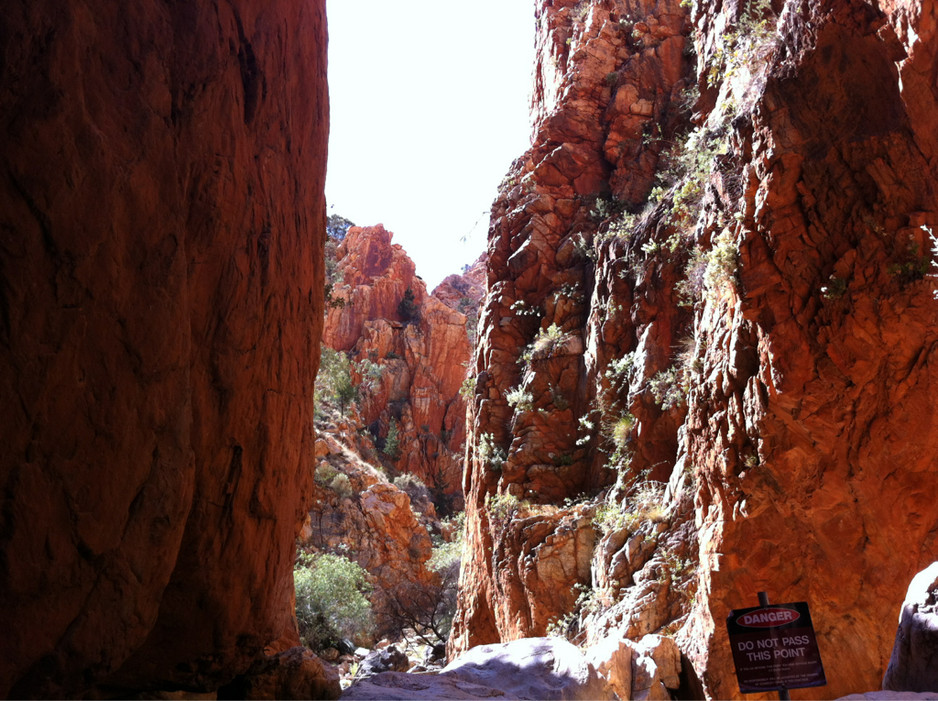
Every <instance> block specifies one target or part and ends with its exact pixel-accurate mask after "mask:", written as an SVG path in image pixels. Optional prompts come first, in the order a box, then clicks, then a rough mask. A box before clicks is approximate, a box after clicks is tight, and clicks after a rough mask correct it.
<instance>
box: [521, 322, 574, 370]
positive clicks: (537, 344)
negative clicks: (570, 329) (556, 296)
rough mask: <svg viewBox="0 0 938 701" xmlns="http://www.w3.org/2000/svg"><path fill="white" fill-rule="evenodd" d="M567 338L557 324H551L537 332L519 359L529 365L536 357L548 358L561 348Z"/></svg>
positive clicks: (567, 335)
mask: <svg viewBox="0 0 938 701" xmlns="http://www.w3.org/2000/svg"><path fill="white" fill-rule="evenodd" d="M569 337H570V335H569V334H566V333H564V332H563V331H562V330H561V328H560V327H559V326H557V324H551V325H550V326H548V327H547V328H546V329H541V330H540V331H538V333H537V336H535V337H534V340H533V341H532V342H531V344H530V345H528V347H527V348H525V349H524V351H523V352H522V353H521V359H522V360H523V361H524V362H527V363H529V362H531V361H532V360H534V359H535V358H538V357H545V356H546V357H550V356H551V355H553V354H554V353H556V352H557V351H558V350H560V349H561V348H562V347H563V344H564V343H566V342H567V339H568V338H569Z"/></svg>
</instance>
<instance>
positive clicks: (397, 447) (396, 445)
mask: <svg viewBox="0 0 938 701" xmlns="http://www.w3.org/2000/svg"><path fill="white" fill-rule="evenodd" d="M383 451H384V454H385V455H387V456H388V457H389V458H394V459H396V458H399V457H400V455H401V439H400V436H399V431H398V428H397V421H395V420H394V417H391V421H390V422H389V423H388V435H387V436H386V437H385V439H384V449H383Z"/></svg>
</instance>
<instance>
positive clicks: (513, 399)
mask: <svg viewBox="0 0 938 701" xmlns="http://www.w3.org/2000/svg"><path fill="white" fill-rule="evenodd" d="M505 399H507V400H508V406H510V407H512V408H513V409H514V410H515V411H531V409H533V408H534V395H533V394H531V393H530V392H527V391H525V390H524V389H523V388H522V387H521V386H518V387H515V388H514V389H511V390H509V391H507V392H505Z"/></svg>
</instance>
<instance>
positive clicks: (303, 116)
mask: <svg viewBox="0 0 938 701" xmlns="http://www.w3.org/2000/svg"><path fill="white" fill-rule="evenodd" d="M0 15H2V19H0V65H2V72H0V129H2V133H3V141H4V147H3V155H2V172H0V181H2V185H0V231H2V237H0V353H2V357H3V361H2V364H0V387H2V395H3V397H4V399H5V407H4V412H3V416H4V420H3V421H2V422H0V443H2V444H3V446H4V452H3V457H2V459H0V495H2V504H3V506H2V511H0V552H2V559H0V598H2V599H3V602H4V604H3V606H2V611H0V628H2V630H3V631H4V636H5V637H4V645H3V648H4V661H3V664H2V665H0V695H3V696H14V697H29V696H42V695H50V696H60V697H62V696H73V695H77V694H81V693H83V692H85V691H87V690H88V689H89V688H91V687H93V686H94V685H104V686H107V687H110V688H111V689H112V692H111V693H118V694H119V693H121V691H120V690H135V689H158V688H174V687H175V688H184V689H190V690H200V691H201V690H211V689H215V688H217V687H218V686H219V685H220V684H222V683H225V682H226V681H228V680H230V679H231V678H232V677H233V676H234V675H236V674H238V673H240V672H243V671H245V670H246V669H247V667H248V666H249V665H250V664H251V662H252V660H253V659H254V658H255V657H256V656H257V655H258V654H259V653H260V652H261V651H262V650H263V649H264V648H265V646H268V645H269V644H271V643H272V642H273V641H276V640H277V639H278V638H280V637H281V636H282V635H283V634H284V633H285V632H288V631H289V630H290V628H291V625H292V624H291V608H292V607H291V597H292V577H291V575H292V553H293V542H294V537H295V531H296V528H297V525H298V523H300V522H301V521H302V517H303V516H304V515H305V505H306V502H307V499H308V496H309V488H310V487H309V485H310V478H311V469H310V465H311V460H312V406H311V399H312V385H313V380H314V377H315V372H316V364H317V358H318V338H319V334H320V332H321V324H322V322H321V318H322V304H321V290H322V286H323V268H322V263H321V260H322V246H323V232H324V225H325V208H324V200H323V195H322V192H323V181H324V170H325V157H326V137H327V132H328V115H327V112H328V97H327V92H326V78H325V65H326V64H325V50H326V33H325V9H324V3H323V2H321V1H320V0H316V1H314V2H297V1H294V0H275V1H274V2H266V3H251V2H247V1H246V0H229V1H227V2H224V3H220V4H215V5H211V6H201V5H196V4H191V3H157V2H143V3H132V4H129V5H128V4H120V5H116V4H115V5H108V4H106V3H94V2H75V3H67V4H63V3H59V2H51V1H45V0H40V1H39V2H28V3H27V2H20V1H19V0H11V2H7V3H5V4H4V6H3V9H2V10H0Z"/></svg>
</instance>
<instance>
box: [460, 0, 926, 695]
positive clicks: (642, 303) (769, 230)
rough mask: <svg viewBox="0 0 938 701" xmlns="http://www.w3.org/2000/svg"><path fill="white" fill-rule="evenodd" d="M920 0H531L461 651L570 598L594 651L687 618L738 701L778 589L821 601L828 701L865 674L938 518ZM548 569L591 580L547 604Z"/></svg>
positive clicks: (684, 627) (714, 686)
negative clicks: (746, 626)
mask: <svg viewBox="0 0 938 701" xmlns="http://www.w3.org/2000/svg"><path fill="white" fill-rule="evenodd" d="M934 13H935V8H934V5H933V3H930V2H922V3H919V2H910V3H903V4H899V5H896V4H879V5H876V4H866V3H861V4H859V5H857V4H850V3H846V2H841V1H840V0H825V1H824V2H821V3H815V4H813V5H810V6H807V5H802V4H798V3H794V2H785V3H782V4H781V5H777V4H776V6H775V7H774V10H770V9H769V8H767V6H766V4H765V3H740V4H739V5H737V4H735V3H731V4H724V5H718V4H712V3H707V2H694V3H691V6H690V7H684V6H682V4H681V3H678V2H670V1H668V0H665V1H664V2H657V3H638V4H636V3H626V2H623V1H618V0H591V1H586V2H572V1H571V2H567V1H565V0H540V1H539V2H538V3H537V37H536V43H537V47H538V54H537V67H536V84H535V104H534V118H535V134H534V139H533V147H532V149H531V150H530V151H528V152H527V153H526V154H524V155H523V156H522V157H521V158H519V159H518V160H517V161H516V162H515V165H514V166H513V168H512V170H511V171H510V172H509V174H508V177H507V178H506V181H505V187H504V188H503V190H502V192H501V194H500V195H499V198H498V199H497V200H496V202H495V205H494V207H493V216H492V223H491V228H490V232H489V246H488V254H489V263H488V281H487V290H488V293H487V297H486V299H485V301H484V303H483V308H482V312H481V318H480V330H479V337H480V341H479V346H478V349H477V351H476V355H475V360H474V366H473V368H472V370H471V373H470V375H471V377H474V381H475V394H474V397H473V398H472V400H471V401H470V406H469V407H468V413H469V416H470V421H471V424H472V428H471V432H470V436H469V445H468V456H467V474H466V504H467V516H468V518H467V527H468V534H469V550H468V554H467V556H466V559H465V560H464V567H463V574H462V581H461V598H460V610H459V613H458V615H457V620H456V623H455V626H454V634H453V637H452V638H451V642H450V646H451V647H450V650H451V654H456V653H459V652H461V651H463V650H466V649H468V648H469V647H471V646H473V645H477V644H482V643H492V642H497V641H499V640H507V639H511V638H514V637H521V636H530V635H542V634H543V633H544V632H545V630H546V627H547V625H548V622H549V621H551V620H554V621H556V622H564V621H566V620H567V617H568V616H570V615H571V614H572V615H574V618H575V619H576V623H577V624H576V625H573V626H572V628H571V634H572V635H576V636H580V637H581V638H582V639H585V640H588V641H589V640H597V639H599V638H600V637H602V636H603V635H605V634H607V633H608V634H615V633H617V632H618V633H621V634H623V635H625V636H626V637H630V638H637V637H641V636H642V635H645V634H647V633H655V632H659V631H665V632H671V633H675V634H676V636H677V640H678V642H679V644H680V646H681V649H682V652H683V654H684V655H685V656H686V658H687V661H688V662H689V665H686V666H687V667H689V668H690V670H691V671H690V674H691V675H692V676H694V677H696V680H695V681H694V683H696V682H698V681H699V683H700V684H701V685H702V691H703V693H705V694H706V695H708V696H710V697H715V698H730V697H736V696H738V694H739V691H738V688H737V686H736V681H735V675H734V673H733V667H732V661H731V657H730V649H729V644H728V640H727V637H726V631H725V626H724V625H723V620H724V619H725V616H726V613H727V611H729V610H730V609H732V608H740V607H744V606H749V605H754V603H755V601H754V594H755V592H758V591H760V590H764V591H768V592H770V594H771V597H772V599H773V600H774V601H800V600H807V601H808V602H809V603H810V604H811V607H812V617H813V618H814V620H815V622H816V626H817V629H818V634H819V645H820V648H821V654H822V656H823V658H824V663H825V669H826V672H827V678H828V681H829V685H828V686H827V687H826V688H825V694H828V695H834V696H836V695H839V694H846V693H849V692H852V691H862V690H865V689H870V688H875V687H876V686H878V684H879V675H880V674H881V673H882V670H883V669H884V668H885V664H886V659H887V655H888V651H889V646H890V645H891V642H892V641H891V639H890V638H891V629H892V623H891V621H892V620H893V616H894V612H893V610H892V608H893V606H894V604H893V602H895V601H898V600H900V599H901V597H902V595H903V591H902V590H901V587H902V585H901V582H903V581H905V580H906V579H907V577H908V576H910V575H911V573H912V572H915V571H917V570H918V569H920V568H921V566H922V565H923V564H925V562H924V561H923V560H924V559H925V558H927V557H928V554H929V553H933V552H934V549H935V547H936V540H935V539H936V534H938V528H936V524H938V506H936V505H938V499H936V493H935V488H934V485H935V476H936V474H935V473H936V472H938V462H936V460H935V455H936V450H935V449H936V447H938V445H936V444H938V432H936V430H935V425H936V422H935V409H934V403H933V401H932V395H933V388H934V387H935V386H936V382H938V361H936V355H935V354H936V352H938V327H936V326H935V324H934V319H935V318H936V312H938V301H936V299H935V296H934V287H935V286H934V280H933V278H932V276H931V275H930V274H929V273H930V270H931V264H932V260H931V257H930V255H929V251H930V250H931V247H932V245H933V244H932V239H931V238H930V235H931V233H932V232H933V231H934V229H935V227H936V226H938V211H936V210H935V207H934V202H935V194H936V193H935V183H936V175H938V173H936V166H935V163H936V162H938V161H936V156H938V137H936V136H935V135H936V133H938V131H936V130H935V128H934V121H935V116H934V115H935V114H938V110H936V108H938V104H936V97H935V93H934V91H933V89H932V86H931V84H930V83H929V82H928V81H929V80H930V78H927V77H926V76H933V75H934V70H935V66H936V46H938V37H936V36H935V31H936V26H935V22H934ZM577 499H579V500H580V502H581V503H579V504H571V500H573V501H575V500H577ZM505 505H508V506H509V507H510V508H508V514H509V518H507V519H506V518H504V516H503V514H504V513H505V510H506V509H505ZM590 513H592V524H590V523H589V517H588V516H587V514H590ZM577 514H582V515H583V516H582V517H580V516H577ZM563 519H569V520H570V522H571V523H573V522H574V521H576V519H581V520H579V521H577V522H578V523H579V524H581V525H579V526H577V527H576V528H569V527H568V528H566V529H564V536H562V537H564V538H568V539H569V538H570V537H571V533H573V532H580V531H583V530H588V529H589V528H590V527H591V525H592V528H594V530H595V537H593V539H592V542H593V543H594V553H593V557H592V559H591V562H590V567H589V570H588V571H586V570H584V568H582V567H581V566H580V557H579V555H578V554H577V555H574V554H573V553H574V551H572V550H571V551H570V554H569V555H568V556H567V557H566V558H564V559H561V560H559V561H558V562H557V565H556V566H552V567H550V568H549V571H548V570H545V568H544V567H543V563H541V555H542V554H545V555H546V554H547V553H549V552H552V551H553V549H545V548H544V547H543V545H542V543H546V542H547V540H546V539H545V538H544V533H545V531H549V530H550V529H551V528H553V524H556V523H558V522H560V521H562V520H563ZM559 537H560V536H558V537H557V538H554V539H553V540H552V541H551V542H552V543H557V542H558V538H559ZM548 538H550V536H548ZM583 542H584V543H587V542H589V538H587V537H585V536H584V537H583ZM539 567H540V569H541V571H539ZM887 572H888V573H890V575H889V576H885V573H887ZM546 582H550V584H549V587H548V586H547V585H546ZM537 587H541V588H552V589H555V590H558V591H559V590H562V589H565V590H566V591H570V590H571V589H572V588H573V587H579V588H580V590H581V591H582V592H583V596H582V597H578V601H572V599H573V598H574V597H572V596H571V597H568V599H567V600H566V601H563V600H561V597H558V598H556V599H555V600H554V601H552V602H548V603H546V604H545V603H541V608H540V610H538V611H536V612H535V607H534V604H533V603H532V600H531V598H529V597H528V596H526V592H528V591H532V590H533V589H534V588H537ZM827 651H830V652H827Z"/></svg>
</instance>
